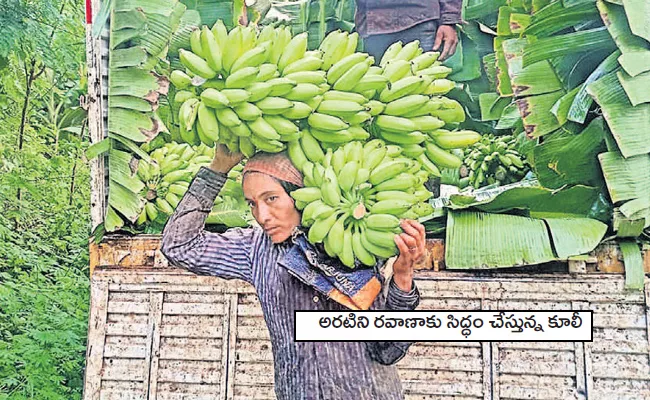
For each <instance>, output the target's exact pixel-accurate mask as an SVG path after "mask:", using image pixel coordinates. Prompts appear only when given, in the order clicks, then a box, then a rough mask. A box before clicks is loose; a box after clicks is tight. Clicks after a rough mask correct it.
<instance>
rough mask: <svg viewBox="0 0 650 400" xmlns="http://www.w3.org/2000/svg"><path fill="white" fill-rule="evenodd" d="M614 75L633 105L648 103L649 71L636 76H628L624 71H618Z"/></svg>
mask: <svg viewBox="0 0 650 400" xmlns="http://www.w3.org/2000/svg"><path fill="white" fill-rule="evenodd" d="M616 76H617V77H618V80H619V82H620V83H621V86H623V89H624V90H625V93H626V94H627V97H628V98H629V99H630V102H631V103H632V105H633V106H637V105H639V104H641V103H650V71H646V72H643V73H640V74H639V75H637V76H630V75H629V74H628V73H627V72H625V71H618V72H617V73H616Z"/></svg>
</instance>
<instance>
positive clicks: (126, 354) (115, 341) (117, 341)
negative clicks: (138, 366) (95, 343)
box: [104, 336, 146, 359]
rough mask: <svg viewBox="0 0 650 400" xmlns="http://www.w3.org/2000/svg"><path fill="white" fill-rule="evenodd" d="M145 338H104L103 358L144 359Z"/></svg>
mask: <svg viewBox="0 0 650 400" xmlns="http://www.w3.org/2000/svg"><path fill="white" fill-rule="evenodd" d="M145 348H146V338H145V337H141V336H131V337H128V336H106V341H105V345H104V357H107V358H118V357H119V358H142V359H144V358H145Z"/></svg>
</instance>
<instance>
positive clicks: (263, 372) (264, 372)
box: [233, 362, 274, 391]
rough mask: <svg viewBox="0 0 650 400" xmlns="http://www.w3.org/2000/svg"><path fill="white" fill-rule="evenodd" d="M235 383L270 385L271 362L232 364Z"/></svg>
mask: <svg viewBox="0 0 650 400" xmlns="http://www.w3.org/2000/svg"><path fill="white" fill-rule="evenodd" d="M234 371H235V385H245V386H255V385H259V384H261V385H272V384H273V381H274V377H273V363H241V362H236V363H235V366H234ZM233 391H234V388H233Z"/></svg>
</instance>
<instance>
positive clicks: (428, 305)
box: [416, 283, 481, 310]
mask: <svg viewBox="0 0 650 400" xmlns="http://www.w3.org/2000/svg"><path fill="white" fill-rule="evenodd" d="M416 284H417V283H416ZM480 309H481V300H480V299H468V298H445V299H441V298H438V297H436V294H435V293H431V292H424V293H422V292H420V304H419V305H418V310H480Z"/></svg>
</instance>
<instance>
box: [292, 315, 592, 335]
mask: <svg viewBox="0 0 650 400" xmlns="http://www.w3.org/2000/svg"><path fill="white" fill-rule="evenodd" d="M298 312H312V313H314V312H316V313H323V312H327V313H336V312H339V313H341V314H344V313H349V312H364V313H367V312H374V313H378V312H381V313H386V312H404V313H423V312H424V313H428V314H431V313H438V312H440V313H445V312H466V313H472V312H481V313H484V312H485V313H488V312H491V313H498V312H580V313H589V314H591V339H590V340H499V341H486V340H418V341H415V342H413V343H420V342H421V343H435V342H440V343H455V342H474V343H517V342H522V343H542V342H551V343H593V341H594V311H593V310H294V311H293V341H294V343H308V342H343V343H348V342H354V343H358V342H388V340H373V339H367V340H296V317H297V313H298ZM335 329H336V328H335ZM392 341H394V342H404V341H405V340H397V339H396V340H392Z"/></svg>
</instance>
